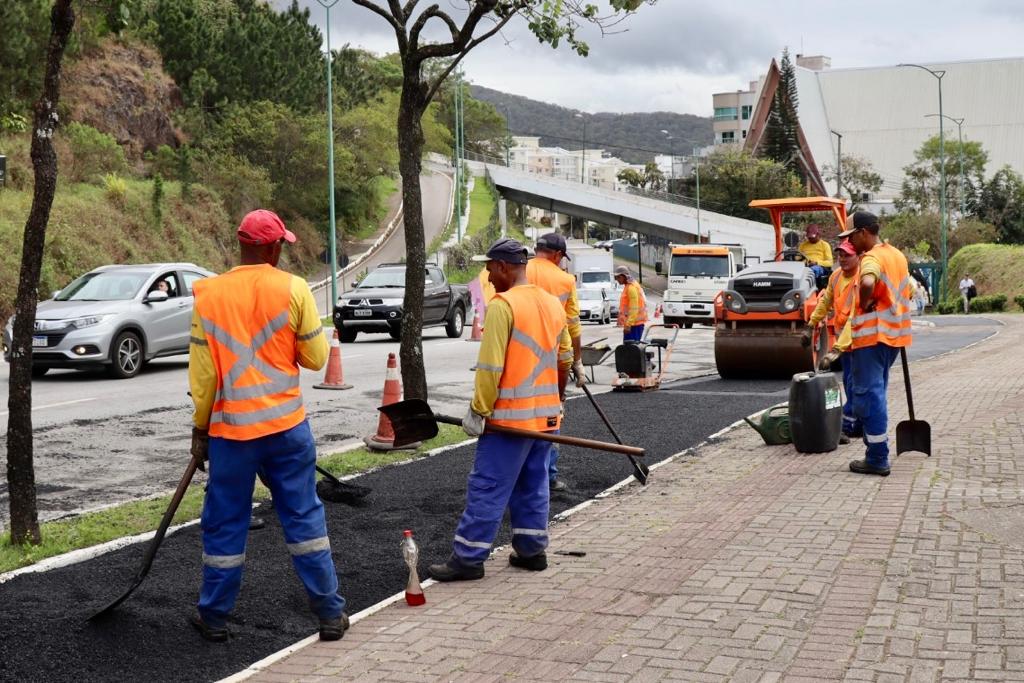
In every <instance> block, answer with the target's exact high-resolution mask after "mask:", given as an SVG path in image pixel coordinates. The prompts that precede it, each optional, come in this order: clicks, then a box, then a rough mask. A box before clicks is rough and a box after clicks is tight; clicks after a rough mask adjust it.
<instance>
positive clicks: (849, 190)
mask: <svg viewBox="0 0 1024 683" xmlns="http://www.w3.org/2000/svg"><path fill="white" fill-rule="evenodd" d="M841 161H842V164H841V165H840V168H838V169H836V168H835V167H833V166H831V165H825V167H824V168H823V169H822V177H823V179H824V181H825V182H826V183H834V182H836V180H837V179H838V180H839V182H840V183H841V184H842V189H843V190H845V196H846V197H847V198H849V200H850V201H851V202H852V203H853V207H851V211H850V212H851V213H852V212H853V211H856V207H857V202H859V201H861V197H862V196H863V195H864V194H869V195H870V194H873V193H875V192H878V191H879V190H881V189H882V176H881V175H879V174H878V173H877V172H876V171H875V168H874V166H872V165H871V162H870V161H868V160H867V159H865V158H864V157H857V156H852V155H847V154H844V155H843V157H842V159H841Z"/></svg>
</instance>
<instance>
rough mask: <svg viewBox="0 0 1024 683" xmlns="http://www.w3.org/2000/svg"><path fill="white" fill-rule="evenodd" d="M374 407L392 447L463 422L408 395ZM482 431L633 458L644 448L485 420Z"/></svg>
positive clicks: (433, 435)
mask: <svg viewBox="0 0 1024 683" xmlns="http://www.w3.org/2000/svg"><path fill="white" fill-rule="evenodd" d="M377 410H379V411H381V412H382V413H384V415H386V416H387V418H388V419H389V420H391V426H392V428H394V430H395V446H404V445H405V444H409V443H414V442H416V441H426V440H427V439H432V438H434V437H435V436H437V423H438V422H443V423H445V424H450V425H458V426H461V425H462V420H461V419H459V418H457V417H450V416H448V415H435V414H434V411H432V410H431V409H430V406H429V405H427V402H426V401H424V400H422V399H418V398H410V399H408V400H406V401H399V402H397V403H392V404H391V405H389V406H381V407H380V408H377ZM484 431H486V432H488V433H491V434H508V435H509V436H521V437H524V438H527V439H540V440H541V441H551V442H552V443H560V444H565V445H566V446H579V447H580V448H593V449H594V450H598V451H609V452H611V453H622V454H623V455H629V456H633V457H638V458H642V457H643V455H644V449H642V448H637V447H635V446H623V445H621V444H617V443H606V442H604V441H594V440H592V439H580V438H577V437H575V436H565V435H563V434H551V433H550V432H533V431H530V430H527V429H516V428H515V427H502V426H499V425H495V424H491V423H490V421H488V422H487V423H486V427H485V428H484Z"/></svg>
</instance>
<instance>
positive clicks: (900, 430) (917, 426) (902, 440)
mask: <svg viewBox="0 0 1024 683" xmlns="http://www.w3.org/2000/svg"><path fill="white" fill-rule="evenodd" d="M907 451H917V452H918V453H924V454H925V455H929V456H930V455H931V454H932V426H931V425H930V424H928V423H927V422H925V421H924V420H904V421H903V422H900V423H899V424H898V425H896V455H900V454H901V453H906V452H907Z"/></svg>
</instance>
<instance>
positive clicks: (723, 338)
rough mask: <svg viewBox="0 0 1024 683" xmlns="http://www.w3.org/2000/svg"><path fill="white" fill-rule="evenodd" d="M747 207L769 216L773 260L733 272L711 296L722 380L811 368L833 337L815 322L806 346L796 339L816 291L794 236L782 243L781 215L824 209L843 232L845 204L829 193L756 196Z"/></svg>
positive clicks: (774, 375)
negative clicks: (773, 253) (808, 345)
mask: <svg viewBox="0 0 1024 683" xmlns="http://www.w3.org/2000/svg"><path fill="white" fill-rule="evenodd" d="M750 206H751V207H755V208H763V209H766V210H767V211H768V212H769V214H770V216H771V221H772V226H773V227H774V229H775V259H774V260H773V261H769V262H766V263H760V264H757V265H751V266H749V267H748V268H746V269H745V270H743V272H741V273H738V274H736V275H735V276H733V277H732V278H731V279H730V280H729V282H728V284H727V285H726V287H725V288H724V289H723V290H722V291H721V292H720V293H719V294H718V295H717V296H716V297H715V302H714V306H715V365H716V366H717V368H718V374H719V375H721V376H722V377H723V378H727V379H741V378H789V377H792V376H793V375H795V374H796V373H798V372H806V371H808V370H813V369H814V368H815V366H816V363H817V359H818V357H819V356H820V355H823V354H825V353H827V352H828V350H829V349H830V348H832V344H833V343H834V339H833V337H832V335H831V332H830V331H829V329H828V327H827V326H826V325H820V326H819V327H818V328H817V329H816V330H815V333H814V337H813V342H812V343H811V345H810V347H804V346H803V345H802V343H801V334H802V332H803V330H804V327H805V326H806V325H807V322H808V320H810V317H811V313H813V312H814V308H815V306H817V305H818V298H819V296H820V292H819V291H818V288H817V286H816V283H815V277H814V272H813V271H812V270H811V269H810V268H809V267H807V265H806V264H805V263H804V262H803V256H802V255H801V254H800V252H799V251H798V250H797V249H796V244H797V243H799V239H797V238H798V235H797V234H796V233H792V232H791V233H790V234H789V235H787V238H788V239H787V242H786V243H785V244H784V242H783V226H782V216H783V215H784V214H786V213H790V212H809V211H827V212H829V213H831V214H832V218H833V219H834V220H835V221H836V224H837V225H838V226H839V227H840V229H841V230H843V229H845V226H846V203H845V202H844V201H843V200H842V199H833V198H831V197H793V198H784V199H756V200H754V201H752V202H750Z"/></svg>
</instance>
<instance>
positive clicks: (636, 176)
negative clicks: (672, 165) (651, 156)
mask: <svg viewBox="0 0 1024 683" xmlns="http://www.w3.org/2000/svg"><path fill="white" fill-rule="evenodd" d="M616 178H618V179H619V181H620V182H623V183H626V184H627V185H629V186H630V187H637V188H640V189H642V190H655V191H657V190H662V189H664V187H665V174H664V173H662V172H661V169H659V168H658V165H657V164H655V163H654V162H652V161H648V162H647V163H646V164H644V170H643V172H640V171H638V170H636V169H635V168H624V169H622V170H621V171H619V173H618V175H616Z"/></svg>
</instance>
